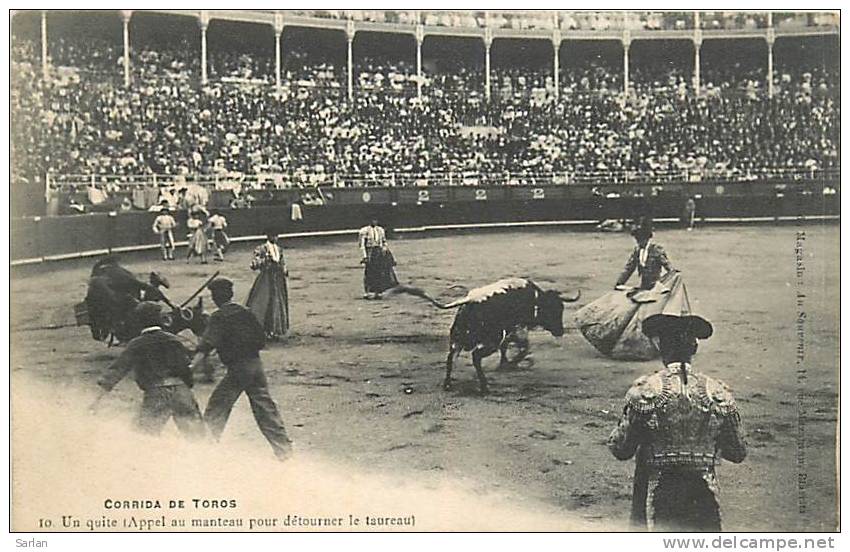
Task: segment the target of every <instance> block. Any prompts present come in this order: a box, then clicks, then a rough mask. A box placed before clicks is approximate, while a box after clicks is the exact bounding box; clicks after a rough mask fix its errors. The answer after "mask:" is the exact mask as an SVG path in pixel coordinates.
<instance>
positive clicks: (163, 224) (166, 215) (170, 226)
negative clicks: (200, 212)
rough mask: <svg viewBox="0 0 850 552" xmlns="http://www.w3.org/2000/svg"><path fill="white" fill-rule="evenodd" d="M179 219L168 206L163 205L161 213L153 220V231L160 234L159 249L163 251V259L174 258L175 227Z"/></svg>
mask: <svg viewBox="0 0 850 552" xmlns="http://www.w3.org/2000/svg"><path fill="white" fill-rule="evenodd" d="M175 228H177V221H176V220H174V216H173V215H172V214H171V210H170V209H169V208H168V207H163V208H162V211H161V212H160V214H159V215H158V216H157V217H156V218H155V219H154V221H153V232H154V234H157V235H158V236H159V249H160V251H161V252H162V260H163V261H173V260H174V229H175Z"/></svg>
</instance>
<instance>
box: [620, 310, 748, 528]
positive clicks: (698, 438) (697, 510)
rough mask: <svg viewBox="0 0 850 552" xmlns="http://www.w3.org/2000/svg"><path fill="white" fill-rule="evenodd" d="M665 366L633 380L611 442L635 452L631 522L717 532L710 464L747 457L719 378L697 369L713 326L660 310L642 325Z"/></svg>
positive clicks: (623, 454)
mask: <svg viewBox="0 0 850 552" xmlns="http://www.w3.org/2000/svg"><path fill="white" fill-rule="evenodd" d="M643 332H644V334H646V336H647V337H649V338H650V339H654V340H657V342H658V346H659V350H660V351H661V358H662V362H663V363H664V368H663V369H661V370H660V371H658V372H656V373H655V374H652V375H649V376H643V377H641V378H638V379H637V380H636V381H635V382H634V384H633V385H632V387H631V388H630V389H629V391H628V392H627V393H626V407H625V409H624V411H623V417H622V418H621V420H620V423H619V425H618V426H617V428H616V429H614V431H613V432H612V433H611V437H610V438H609V440H608V447H609V448H610V449H611V452H612V453H613V454H614V456H616V457H617V458H618V459H620V460H628V459H629V458H631V457H632V456H635V464H636V465H635V480H634V492H633V495H632V515H631V520H632V523H633V524H634V525H637V526H643V527H646V528H647V529H648V530H650V531H720V506H719V504H718V501H717V491H718V485H717V476H716V473H715V466H716V465H717V463H718V462H719V461H720V459H721V458H723V459H726V460H729V461H730V462H735V463H739V462H742V461H743V460H744V458H745V457H746V455H747V447H746V443H745V442H744V432H743V427H742V425H741V417H740V415H739V414H738V409H737V407H736V405H735V400H734V398H733V397H732V393H731V392H730V390H729V388H728V387H727V386H726V384H724V383H723V382H720V381H718V380H715V379H713V378H710V377H708V376H706V375H703V374H701V373H699V372H696V371H695V370H694V368H693V366H692V365H691V359H692V357H693V355H694V353H695V352H696V349H697V339H708V338H709V337H710V336H711V334H712V332H713V328H712V326H711V324H710V323H709V322H708V321H707V320H705V319H703V318H701V317H699V316H671V315H665V314H657V315H654V316H650V317H649V318H647V319H646V320H644V322H643Z"/></svg>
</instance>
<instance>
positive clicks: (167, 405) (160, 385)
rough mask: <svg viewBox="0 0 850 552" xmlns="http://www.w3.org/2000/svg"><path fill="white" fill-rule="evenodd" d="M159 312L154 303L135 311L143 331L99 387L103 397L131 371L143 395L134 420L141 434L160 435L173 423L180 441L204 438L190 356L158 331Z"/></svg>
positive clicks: (176, 343)
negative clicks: (136, 419) (172, 420)
mask: <svg viewBox="0 0 850 552" xmlns="http://www.w3.org/2000/svg"><path fill="white" fill-rule="evenodd" d="M161 310H162V308H161V307H160V305H159V304H158V303H153V302H148V301H145V302H142V303H140V304H139V305H138V306H137V307H136V308H135V309H134V310H133V318H134V319H135V322H136V323H138V324H139V325H140V326H141V327H142V328H143V329H142V334H141V335H140V336H139V337H136V338H134V339H132V340H131V341H130V342H129V343H128V344H127V348H126V349H124V352H122V353H121V356H119V357H118V358H117V359H116V360H115V362H113V363H112V365H111V366H110V367H109V371H108V372H107V373H106V374H105V375H104V376H103V377H102V378H101V379H100V380H98V382H97V383H98V385H99V386H100V387H101V388H102V389H103V394H104V395H105V394H106V393H108V392H110V391H111V390H112V389H113V388H114V387H115V386H116V385H117V384H118V382H119V381H121V380H122V379H123V378H124V376H126V375H127V374H128V373H129V372H130V371H132V372H133V375H134V377H135V379H136V383H137V384H138V386H139V388H140V389H141V390H142V391H143V392H144V398H143V399H142V409H141V412H140V413H139V418H138V425H139V428H140V429H141V430H142V431H144V432H146V433H152V434H159V433H160V432H161V431H162V428H163V427H164V426H165V424H166V423H167V422H168V419H169V418H172V417H173V418H174V423H175V424H177V428H178V429H179V430H180V431H181V432H182V433H183V434H184V435H186V436H187V437H191V438H198V437H203V436H204V434H205V433H206V431H205V429H204V422H203V419H202V418H201V411H200V409H199V408H198V403H197V402H196V401H195V396H194V395H193V394H192V389H191V388H192V372H191V371H190V370H189V351H188V350H186V347H184V346H183V344H182V343H181V342H180V340H179V339H178V338H177V336H175V335H174V334H171V333H168V332H166V331H163V330H162V328H161V327H160V317H161ZM101 396H103V395H101Z"/></svg>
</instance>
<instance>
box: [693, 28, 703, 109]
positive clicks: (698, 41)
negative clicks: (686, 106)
mask: <svg viewBox="0 0 850 552" xmlns="http://www.w3.org/2000/svg"><path fill="white" fill-rule="evenodd" d="M700 50H702V30H700V29H696V30H695V31H694V95H695V96H696V97H699V96H700V91H701V89H702V82H701V78H700V77H701V75H700V59H699V58H700Z"/></svg>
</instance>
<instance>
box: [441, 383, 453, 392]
mask: <svg viewBox="0 0 850 552" xmlns="http://www.w3.org/2000/svg"><path fill="white" fill-rule="evenodd" d="M443 389H444V390H445V391H451V390H452V380H445V381H443Z"/></svg>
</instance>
